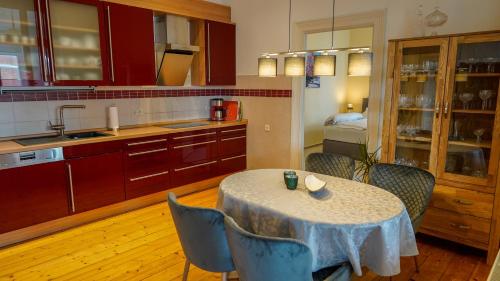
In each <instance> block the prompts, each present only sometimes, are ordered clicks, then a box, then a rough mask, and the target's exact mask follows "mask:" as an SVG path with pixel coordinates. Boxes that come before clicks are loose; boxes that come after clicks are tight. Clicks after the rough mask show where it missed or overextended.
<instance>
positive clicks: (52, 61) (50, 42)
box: [45, 0, 56, 81]
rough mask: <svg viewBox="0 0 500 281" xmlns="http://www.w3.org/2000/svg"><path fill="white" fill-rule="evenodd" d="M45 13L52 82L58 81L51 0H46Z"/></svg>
mask: <svg viewBox="0 0 500 281" xmlns="http://www.w3.org/2000/svg"><path fill="white" fill-rule="evenodd" d="M45 13H46V14H47V27H48V30H49V31H48V34H47V35H48V36H47V37H48V38H49V56H50V68H51V70H52V72H51V76H52V81H56V68H55V67H54V49H53V47H52V30H51V26H52V22H51V20H50V9H49V0H45Z"/></svg>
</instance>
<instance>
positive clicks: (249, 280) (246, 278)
mask: <svg viewBox="0 0 500 281" xmlns="http://www.w3.org/2000/svg"><path fill="white" fill-rule="evenodd" d="M225 224H226V233H227V239H228V242H229V247H230V249H231V253H232V254H233V260H234V264H235V266H236V271H237V272H238V275H239V278H240V280H241V281H257V280H258V281H312V280H314V281H316V280H328V281H347V280H351V273H352V269H351V266H350V265H349V264H348V263H346V264H342V265H340V266H337V267H335V268H328V269H325V270H321V272H320V273H319V274H318V275H323V276H324V275H328V276H327V277H326V278H320V277H321V276H313V273H312V254H311V250H310V249H309V247H307V245H305V244H304V243H302V242H300V241H297V240H294V239H286V238H274V237H264V236H259V235H255V234H252V233H249V232H247V231H245V230H244V229H242V228H241V227H239V226H238V225H237V224H236V222H234V220H233V219H232V218H230V217H226V218H225ZM326 271H329V272H328V274H325V272H326Z"/></svg>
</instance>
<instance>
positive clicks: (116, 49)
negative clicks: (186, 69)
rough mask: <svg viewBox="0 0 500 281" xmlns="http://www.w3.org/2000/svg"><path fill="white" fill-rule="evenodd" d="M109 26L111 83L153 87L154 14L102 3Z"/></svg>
mask: <svg viewBox="0 0 500 281" xmlns="http://www.w3.org/2000/svg"><path fill="white" fill-rule="evenodd" d="M105 9H106V14H107V20H108V23H109V26H108V28H109V30H108V31H109V38H110V39H109V45H110V50H111V56H110V57H111V83H112V84H113V85H117V86H124V85H127V86H141V85H155V83H156V71H155V50H154V30H153V11H151V10H147V9H142V8H136V7H131V6H126V5H120V4H112V3H106V4H105Z"/></svg>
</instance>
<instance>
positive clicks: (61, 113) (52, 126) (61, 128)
mask: <svg viewBox="0 0 500 281" xmlns="http://www.w3.org/2000/svg"><path fill="white" fill-rule="evenodd" d="M64 109H85V105H83V104H82V105H79V104H78V105H61V106H60V107H59V124H52V122H51V121H50V120H49V126H50V129H51V130H57V131H58V132H59V136H61V137H62V136H64V130H65V129H66V126H65V125H64Z"/></svg>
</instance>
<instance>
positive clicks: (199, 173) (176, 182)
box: [172, 161, 218, 186]
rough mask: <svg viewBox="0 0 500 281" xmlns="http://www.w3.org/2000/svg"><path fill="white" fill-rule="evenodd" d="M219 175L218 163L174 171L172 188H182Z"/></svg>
mask: <svg viewBox="0 0 500 281" xmlns="http://www.w3.org/2000/svg"><path fill="white" fill-rule="evenodd" d="M217 174H218V163H217V161H211V162H207V163H202V164H198V165H193V166H189V167H184V168H176V169H173V170H172V186H181V185H186V184H190V183H194V182H197V181H202V180H205V179H209V178H212V177H214V176H216V175H217Z"/></svg>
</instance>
